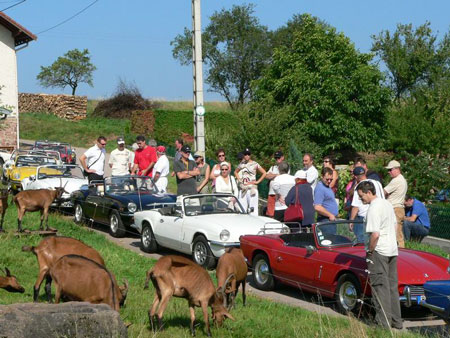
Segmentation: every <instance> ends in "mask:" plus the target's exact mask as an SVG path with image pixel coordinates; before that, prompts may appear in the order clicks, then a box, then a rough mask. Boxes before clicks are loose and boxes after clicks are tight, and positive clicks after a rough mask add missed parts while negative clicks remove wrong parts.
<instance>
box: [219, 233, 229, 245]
mask: <svg viewBox="0 0 450 338" xmlns="http://www.w3.org/2000/svg"><path fill="white" fill-rule="evenodd" d="M229 238H230V232H229V231H228V230H222V231H221V232H220V240H221V241H224V242H225V241H228V239H229Z"/></svg>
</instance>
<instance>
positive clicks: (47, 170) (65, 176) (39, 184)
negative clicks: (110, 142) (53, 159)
mask: <svg viewBox="0 0 450 338" xmlns="http://www.w3.org/2000/svg"><path fill="white" fill-rule="evenodd" d="M33 170H34V168H33ZM35 170H36V173H35V174H33V175H30V176H29V177H27V178H25V179H23V180H22V187H23V190H36V189H54V188H56V187H61V186H62V187H64V190H65V191H64V193H63V195H62V203H61V204H60V207H63V208H72V207H73V204H72V202H71V200H70V194H71V193H72V192H74V191H76V190H80V188H81V186H82V185H86V186H87V185H88V179H87V178H85V177H84V175H83V170H82V169H81V167H80V166H78V165H70V164H61V165H45V166H39V167H37V168H35Z"/></svg>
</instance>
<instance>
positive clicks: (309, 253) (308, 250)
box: [306, 245, 317, 255]
mask: <svg viewBox="0 0 450 338" xmlns="http://www.w3.org/2000/svg"><path fill="white" fill-rule="evenodd" d="M316 251H317V250H316V248H315V247H313V246H312V245H308V246H307V247H306V254H308V255H312V254H313V253H314V252H316Z"/></svg>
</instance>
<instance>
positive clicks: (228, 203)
mask: <svg viewBox="0 0 450 338" xmlns="http://www.w3.org/2000/svg"><path fill="white" fill-rule="evenodd" d="M132 227H133V228H135V229H137V231H138V232H139V233H140V234H141V249H142V250H143V251H145V252H155V251H157V249H158V246H163V247H166V248H170V249H173V250H177V251H180V252H183V253H186V254H191V255H192V258H193V259H194V261H195V262H196V263H198V264H200V265H201V266H203V267H205V268H212V267H214V266H215V264H216V260H217V258H218V257H220V256H221V255H222V254H223V253H224V252H225V249H226V248H227V247H231V246H234V247H238V246H239V237H240V236H242V235H250V234H253V235H257V234H267V233H288V232H289V231H290V230H289V227H287V226H286V225H285V224H283V223H280V222H278V221H275V220H273V219H272V218H268V217H263V216H253V215H250V214H248V213H246V212H245V211H244V209H243V208H242V206H241V204H240V203H239V201H238V200H237V198H236V197H234V196H233V195H230V194H202V195H185V196H178V198H177V201H176V203H175V204H173V205H171V206H168V207H164V208H161V209H153V210H145V211H138V212H135V213H134V224H133V225H132Z"/></svg>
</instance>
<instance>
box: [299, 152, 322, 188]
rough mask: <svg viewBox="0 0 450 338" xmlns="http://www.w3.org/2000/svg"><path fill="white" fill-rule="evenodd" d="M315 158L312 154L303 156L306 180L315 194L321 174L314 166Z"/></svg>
mask: <svg viewBox="0 0 450 338" xmlns="http://www.w3.org/2000/svg"><path fill="white" fill-rule="evenodd" d="M313 163H314V156H313V155H312V154H309V153H306V154H305V155H303V167H304V168H303V170H304V171H306V180H307V181H308V183H309V184H311V188H312V190H313V192H314V189H315V188H316V185H317V181H318V179H319V172H318V171H317V169H316V167H315V166H314V164H313Z"/></svg>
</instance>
